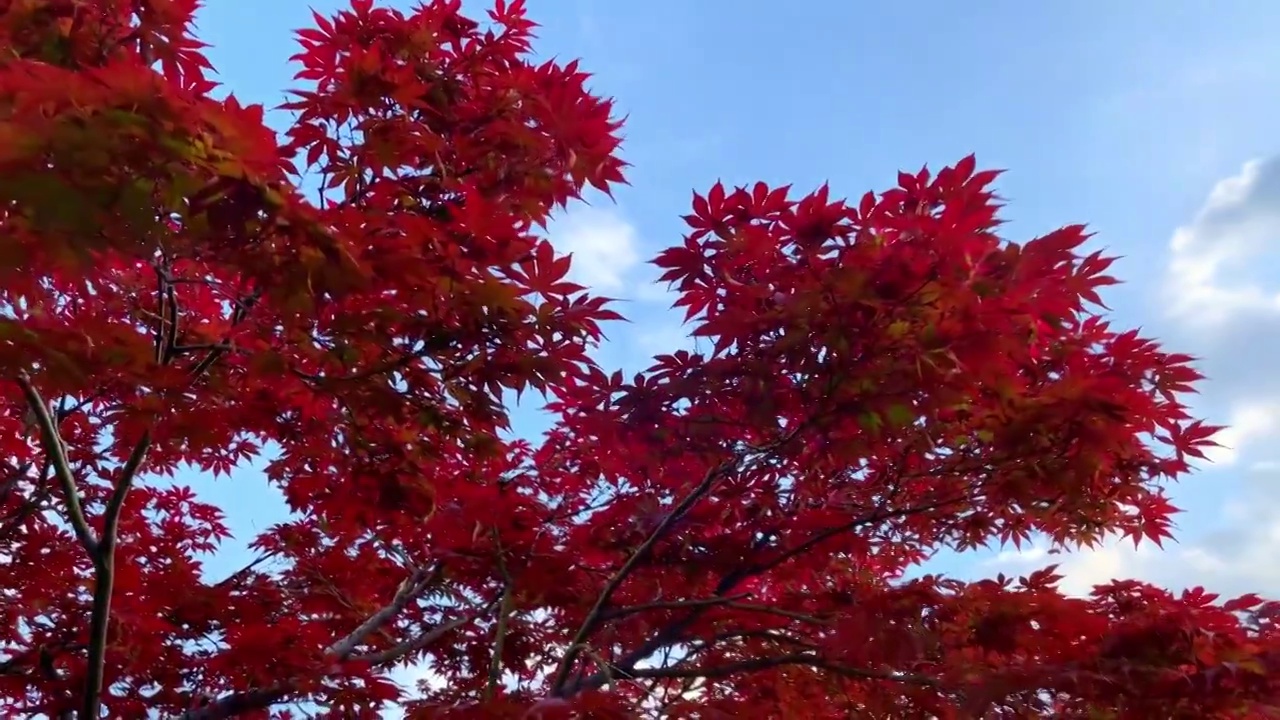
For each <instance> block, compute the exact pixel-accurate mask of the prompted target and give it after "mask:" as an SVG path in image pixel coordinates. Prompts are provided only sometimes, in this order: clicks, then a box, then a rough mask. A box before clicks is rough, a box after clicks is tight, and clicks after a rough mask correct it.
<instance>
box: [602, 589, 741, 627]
mask: <svg viewBox="0 0 1280 720" xmlns="http://www.w3.org/2000/svg"><path fill="white" fill-rule="evenodd" d="M749 597H751V593H739V594H737V595H728V596H721V597H709V598H695V599H693V600H666V601H655V602H651V603H644V604H643V605H628V606H627V607H620V608H618V609H616V610H610V611H608V612H606V613H604V615H603V620H617V619H618V618H623V617H627V616H628V615H635V614H637V613H642V612H648V611H650V610H681V609H684V608H696V607H703V606H712V605H728V604H730V603H732V602H733V601H734V600H745V599H746V598H749Z"/></svg>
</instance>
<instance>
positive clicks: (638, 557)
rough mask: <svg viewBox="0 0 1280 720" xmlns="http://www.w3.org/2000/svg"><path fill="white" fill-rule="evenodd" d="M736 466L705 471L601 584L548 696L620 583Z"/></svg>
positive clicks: (564, 678) (559, 688) (560, 686)
mask: <svg viewBox="0 0 1280 720" xmlns="http://www.w3.org/2000/svg"><path fill="white" fill-rule="evenodd" d="M737 465H738V458H736V457H735V458H734V459H733V460H727V461H725V462H722V463H720V464H718V465H716V466H715V467H714V468H711V469H710V470H708V471H707V474H706V475H705V476H703V478H702V480H701V481H700V482H699V483H698V484H697V485H695V486H694V488H693V489H692V490H690V491H689V494H688V495H685V497H684V499H683V500H681V501H680V502H679V503H678V504H677V505H676V506H675V507H674V508H672V510H671V512H669V513H667V515H666V516H665V517H664V518H662V521H661V522H659V523H658V526H657V527H655V528H654V529H653V531H652V532H650V533H649V536H648V537H647V538H645V539H644V542H642V543H640V546H639V547H637V548H636V549H635V552H633V553H631V556H630V557H628V558H627V560H626V562H624V563H623V564H622V567H620V568H618V571H617V572H616V573H614V574H613V577H611V578H609V581H608V582H606V583H605V586H604V588H603V589H602V590H601V591H600V595H599V596H598V597H597V598H596V601H595V604H593V605H592V606H591V609H590V610H589V611H588V612H587V617H586V618H585V619H584V620H583V621H582V625H581V626H580V627H579V628H578V632H576V633H574V636H573V639H572V640H571V641H570V642H569V647H568V648H566V649H565V651H564V656H563V657H561V658H560V663H559V665H557V667H556V672H555V680H554V681H552V683H551V694H552V695H554V696H557V697H558V696H560V695H561V694H562V693H563V691H564V686H565V683H566V682H568V680H569V672H570V670H571V669H572V668H573V661H574V659H576V658H577V657H578V653H580V652H581V651H582V650H583V647H584V643H585V642H586V640H587V638H588V637H590V636H591V633H593V632H595V631H596V628H598V627H599V626H600V624H601V623H602V622H603V616H604V611H605V608H606V607H607V606H608V604H609V600H611V599H612V598H613V594H614V593H615V592H617V590H618V588H619V587H620V586H621V585H622V583H623V581H625V580H626V579H627V577H628V576H629V575H630V574H631V572H632V571H633V570H635V568H636V566H637V565H639V564H640V562H641V561H642V560H644V559H645V557H646V556H647V555H648V554H649V552H650V551H651V550H653V546H654V545H656V544H657V542H658V540H659V539H661V538H662V537H663V536H664V535H666V533H667V531H668V530H670V529H671V526H672V525H674V524H675V522H676V521H677V520H679V519H680V518H681V517H683V516H684V514H685V513H687V512H688V511H689V509H690V508H692V507H693V506H694V505H695V504H696V503H697V502H698V501H699V500H701V499H702V497H703V496H704V495H706V494H707V492H708V491H709V490H710V489H711V487H712V486H713V485H715V482H716V480H718V479H719V478H720V477H721V476H722V475H723V474H724V473H726V472H728V471H729V470H730V469H732V468H734V467H737Z"/></svg>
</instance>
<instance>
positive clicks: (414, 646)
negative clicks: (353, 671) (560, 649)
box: [174, 567, 498, 720]
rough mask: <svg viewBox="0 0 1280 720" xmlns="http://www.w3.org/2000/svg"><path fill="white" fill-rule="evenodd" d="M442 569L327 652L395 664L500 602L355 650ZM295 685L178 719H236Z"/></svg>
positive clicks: (415, 579) (402, 591)
mask: <svg viewBox="0 0 1280 720" xmlns="http://www.w3.org/2000/svg"><path fill="white" fill-rule="evenodd" d="M441 570H442V569H441V568H440V567H436V568H435V569H434V570H433V571H431V572H430V573H423V572H422V571H414V572H413V573H412V574H411V575H410V576H409V577H408V578H406V579H405V581H404V582H402V583H401V584H400V586H399V588H398V589H397V590H396V594H395V596H394V597H393V598H392V599H391V602H390V603H388V604H387V605H385V606H384V607H382V608H381V609H379V610H378V611H377V612H375V613H373V615H371V616H370V617H369V619H367V620H365V621H364V622H362V623H360V625H359V627H357V628H356V629H355V630H353V631H352V632H351V633H350V634H348V635H347V636H346V637H344V638H343V639H341V640H339V641H338V642H336V643H334V644H333V645H331V646H329V648H328V649H327V650H326V654H328V655H330V656H332V657H334V658H335V659H339V660H357V661H360V662H365V663H369V664H371V665H385V664H389V663H394V662H397V661H399V660H401V659H403V658H405V657H406V656H408V655H410V654H412V653H414V652H416V651H418V650H421V649H422V648H424V647H426V646H428V645H430V644H432V643H434V642H436V641H437V640H439V639H440V638H442V637H444V636H445V635H447V634H448V633H450V632H452V631H454V630H456V629H458V628H460V627H462V626H463V625H466V624H467V623H470V622H473V621H475V620H477V619H478V618H480V617H482V616H483V615H484V614H485V613H486V612H488V611H490V610H492V609H493V608H494V606H496V605H497V603H498V601H497V600H494V601H490V602H489V603H488V604H486V605H485V606H484V607H482V608H480V609H478V610H476V611H474V612H471V613H467V614H465V615H462V616H459V617H457V618H455V619H453V620H451V621H449V622H447V623H443V624H441V625H437V626H436V627H434V628H432V629H431V631H430V632H427V633H424V634H423V635H420V636H418V637H416V638H414V639H412V640H407V641H405V642H403V643H400V644H398V645H395V646H393V647H391V648H388V649H386V650H381V651H378V652H372V653H355V652H354V650H355V648H356V647H358V646H359V644H360V643H361V642H363V641H364V640H365V639H366V638H368V636H369V635H371V634H372V633H374V632H375V631H377V630H378V629H379V628H380V627H381V625H383V624H385V623H386V622H388V621H390V620H391V618H392V617H394V616H395V614H396V613H397V612H399V611H401V610H403V609H404V608H405V607H406V606H408V604H409V602H410V601H412V600H413V598H414V597H416V596H417V595H418V594H419V593H421V592H422V590H423V589H425V588H426V587H428V586H430V585H431V584H432V583H433V582H435V581H436V580H437V579H438V578H439V576H440V572H441ZM294 687H295V686H294V683H293V682H292V681H284V682H280V683H277V684H276V685H275V686H273V687H269V688H261V689H257V690H249V691H246V692H240V693H233V694H231V695H225V696H223V697H221V698H218V699H217V700H214V701H213V702H211V703H209V704H208V705H205V706H204V707H199V708H193V709H191V710H188V711H186V712H185V713H183V714H181V715H179V716H178V717H177V718H175V719H174V720H226V719H227V718H233V717H236V716H237V715H241V714H244V713H248V712H253V711H256V710H262V709H264V708H268V707H271V706H272V705H275V704H277V703H280V702H283V701H284V700H285V699H286V698H288V697H289V696H290V695H291V694H293V692H294Z"/></svg>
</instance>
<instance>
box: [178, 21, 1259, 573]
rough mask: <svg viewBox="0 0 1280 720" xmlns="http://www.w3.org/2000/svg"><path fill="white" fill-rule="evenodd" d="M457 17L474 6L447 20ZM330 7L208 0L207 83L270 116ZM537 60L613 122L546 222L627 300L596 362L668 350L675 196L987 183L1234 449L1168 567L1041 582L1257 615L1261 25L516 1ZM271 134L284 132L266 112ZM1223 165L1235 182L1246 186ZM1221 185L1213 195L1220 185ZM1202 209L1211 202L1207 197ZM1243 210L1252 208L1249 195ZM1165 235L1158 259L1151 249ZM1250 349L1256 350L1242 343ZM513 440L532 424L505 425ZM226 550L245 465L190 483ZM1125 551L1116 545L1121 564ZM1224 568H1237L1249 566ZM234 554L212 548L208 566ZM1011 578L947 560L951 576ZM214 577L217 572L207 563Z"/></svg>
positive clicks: (258, 503) (242, 528)
mask: <svg viewBox="0 0 1280 720" xmlns="http://www.w3.org/2000/svg"><path fill="white" fill-rule="evenodd" d="M469 5H470V8H471V12H472V13H473V14H479V12H480V11H482V10H483V9H484V7H483V4H482V3H470V4H469ZM336 6H337V4H335V3H332V2H329V1H328V0H326V1H324V2H316V3H314V5H311V6H309V5H308V4H307V3H306V2H303V1H302V0H275V1H274V2H261V3H252V2H248V0H239V1H231V2H228V1H226V0H211V1H210V2H209V7H208V8H207V9H205V10H203V11H202V13H201V15H200V17H199V26H200V27H199V34H200V36H201V37H202V38H203V39H204V40H205V41H206V42H208V43H210V44H211V45H212V48H211V49H210V50H209V55H210V57H211V59H212V61H213V63H214V65H215V67H216V68H217V70H218V71H219V74H220V78H221V80H222V82H224V83H225V85H226V87H227V88H228V89H229V90H231V91H233V92H235V93H236V94H237V95H238V96H239V97H240V98H242V99H243V100H247V101H251V102H260V103H264V104H266V105H268V106H273V105H276V104H278V103H279V102H281V101H282V99H283V97H284V95H283V91H284V89H285V88H287V87H289V86H290V85H291V76H292V73H293V69H292V68H291V67H290V66H288V65H287V57H288V56H289V55H291V54H292V53H293V52H294V51H295V48H294V45H293V44H292V39H291V30H292V29H294V28H298V27H303V26H306V25H308V24H309V22H310V12H309V7H315V8H316V9H317V10H319V11H321V12H328V11H330V10H333V9H334V8H335V7H336ZM528 6H529V9H530V12H531V14H532V16H533V17H534V19H535V20H537V21H538V22H540V23H541V24H542V25H543V28H542V31H541V32H540V36H541V42H540V43H539V44H538V45H537V48H538V50H539V52H540V53H541V54H543V55H545V56H553V55H554V56H559V57H561V58H563V59H566V60H567V59H572V58H576V57H581V58H583V64H584V67H585V69H587V70H589V71H591V72H593V73H595V75H596V77H595V81H594V86H595V88H596V90H597V91H598V92H601V93H604V94H608V95H611V96H614V97H615V98H616V100H617V104H618V108H619V110H620V112H623V113H626V114H628V115H629V116H630V120H629V123H628V125H627V130H626V135H627V143H626V145H625V148H624V155H625V157H626V159H627V160H628V161H630V162H631V163H632V164H633V165H634V167H633V168H632V169H631V171H630V173H629V178H630V180H631V183H632V185H631V186H630V187H628V188H624V189H622V190H620V191H619V192H618V193H617V203H616V204H614V203H610V202H608V201H607V200H603V199H600V198H594V199H593V200H592V206H591V207H590V208H583V207H579V208H573V209H572V210H571V211H570V213H569V214H568V216H567V217H564V218H562V219H561V220H560V221H559V222H557V223H555V224H554V225H553V226H552V228H551V233H552V239H553V241H555V242H557V243H558V244H559V245H560V246H561V247H562V248H564V249H573V250H575V252H576V257H577V258H578V259H579V260H580V261H581V262H580V263H579V267H578V273H579V276H580V278H581V279H583V280H584V281H586V282H588V283H590V284H593V285H595V286H596V287H597V288H598V289H599V290H600V291H601V292H602V294H608V295H612V296H616V297H622V298H625V299H628V300H629V302H627V303H626V304H625V306H624V307H623V308H622V310H623V312H624V313H625V314H626V315H628V316H629V317H630V318H631V319H632V320H634V321H635V323H634V325H631V326H626V327H614V328H611V334H612V336H614V338H615V339H614V341H613V343H612V344H611V345H610V346H609V347H607V348H605V349H604V350H603V351H602V353H601V360H602V362H603V363H604V364H606V365H622V366H624V367H627V368H629V369H639V368H640V367H643V366H644V364H645V362H644V360H645V359H646V358H647V357H648V356H650V355H651V354H652V353H653V352H656V351H663V350H669V349H672V348H674V347H675V346H677V345H679V344H684V343H686V342H687V341H686V340H685V339H684V338H683V337H682V333H681V332H680V331H679V329H678V322H677V320H678V318H675V317H674V316H673V315H671V314H669V313H667V312H666V311H665V306H666V304H667V302H669V298H666V299H664V298H662V297H661V296H660V295H659V294H658V293H656V292H655V290H654V289H653V288H652V287H651V286H648V285H647V284H646V283H647V280H648V278H649V277H650V274H649V272H648V270H647V269H646V268H645V267H644V266H643V263H642V261H643V260H645V259H647V258H648V257H651V256H652V255H653V254H654V253H655V252H656V251H657V250H659V249H661V248H662V247H664V246H666V245H668V244H670V243H672V242H676V241H678V239H679V237H680V234H681V232H682V224H681V222H680V220H679V217H678V216H679V215H680V214H682V213H683V212H685V211H686V210H687V207H688V203H689V197H690V192H691V190H693V189H700V190H701V189H705V188H707V187H709V186H710V185H711V184H712V183H714V182H715V181H716V180H717V179H723V180H724V181H726V182H727V183H745V182H754V181H756V180H765V181H768V182H772V183H778V184H782V183H788V182H790V183H795V184H796V185H797V186H798V187H800V188H809V187H812V186H816V185H818V184H820V183H822V182H824V181H830V183H831V185H832V187H833V190H834V191H835V192H837V193H839V194H842V195H851V196H857V195H860V194H861V193H862V192H864V191H866V190H869V189H882V188H884V187H886V186H887V185H889V184H892V182H893V180H894V177H895V172H896V171H897V170H898V169H900V168H907V169H915V168H918V167H919V166H920V165H921V164H924V163H929V164H930V165H932V166H935V167H936V166H940V165H942V164H945V163H948V162H953V161H955V160H957V159H959V158H960V157H962V156H963V155H965V154H967V153H969V152H976V153H977V155H978V159H979V163H980V164H981V165H985V166H996V167H1004V168H1008V169H1009V170H1010V172H1009V174H1008V175H1007V176H1006V177H1005V178H1004V180H1003V181H1002V183H1001V190H1002V193H1003V195H1004V196H1005V197H1006V198H1007V199H1008V201H1009V207H1008V209H1007V212H1006V217H1007V219H1008V220H1010V221H1011V223H1010V225H1009V226H1008V228H1009V234H1010V235H1011V236H1012V237H1014V238H1021V239H1025V238H1027V237H1030V236H1031V235H1033V234H1035V233H1039V232H1043V231H1047V230H1049V229H1052V228H1054V227H1056V226H1059V225H1062V224H1066V223H1072V222H1080V221H1084V222H1088V223H1089V224H1090V225H1092V226H1093V227H1094V229H1095V230H1096V231H1097V232H1098V233H1099V235H1098V238H1097V242H1098V243H1099V244H1101V245H1105V246H1107V247H1109V248H1110V249H1111V250H1112V251H1113V252H1116V253H1119V254H1121V255H1123V256H1125V259H1124V260H1122V261H1121V262H1120V263H1117V265H1116V266H1115V273H1116V274H1118V275H1119V276H1120V277H1121V278H1123V279H1124V280H1126V281H1127V284H1126V285H1125V286H1123V287H1122V288H1121V289H1119V290H1117V291H1116V292H1114V293H1112V294H1111V295H1109V296H1108V299H1109V300H1110V301H1111V303H1110V304H1111V305H1112V306H1113V307H1114V308H1115V309H1116V316H1117V319H1118V321H1121V322H1123V323H1125V324H1129V325H1142V326H1144V327H1145V328H1146V329H1147V331H1148V332H1150V333H1154V334H1156V335H1157V336H1159V337H1161V338H1164V339H1166V340H1167V341H1168V342H1169V343H1170V344H1171V345H1173V346H1176V347H1177V348H1179V349H1180V350H1186V351H1190V352H1193V353H1195V354H1197V355H1201V356H1203V357H1205V359H1206V360H1205V367H1206V368H1207V369H1209V371H1210V372H1211V373H1213V374H1214V377H1213V380H1212V382H1211V383H1210V384H1209V385H1207V386H1206V393H1205V396H1204V398H1203V401H1202V404H1201V409H1202V410H1203V411H1204V412H1206V413H1209V414H1211V416H1212V417H1213V419H1214V420H1216V421H1219V422H1228V421H1231V422H1234V423H1236V425H1237V427H1236V428H1235V429H1234V431H1233V432H1234V433H1235V434H1234V436H1232V437H1231V443H1232V445H1233V446H1235V451H1234V452H1230V453H1228V452H1224V453H1220V454H1219V457H1218V460H1219V462H1218V463H1217V464H1216V465H1214V466H1213V467H1211V468H1207V469H1205V470H1204V471H1203V472H1202V473H1200V474H1199V475H1198V476H1196V477H1194V478H1192V479H1190V480H1189V481H1188V482H1187V483H1186V484H1185V485H1184V486H1182V487H1180V488H1178V489H1177V490H1176V491H1175V500H1177V501H1178V504H1180V505H1182V506H1183V507H1185V508H1187V509H1189V510H1190V512H1188V513H1187V514H1186V515H1184V516H1183V517H1182V519H1181V521H1180V526H1181V533H1180V535H1181V537H1182V540H1183V542H1182V544H1180V545H1179V546H1177V547H1176V548H1175V549H1173V550H1171V551H1170V552H1168V553H1164V554H1160V553H1155V552H1153V551H1141V552H1137V553H1134V552H1132V551H1130V550H1125V549H1123V548H1114V547H1108V548H1105V549H1103V550H1101V551H1099V552H1094V553H1085V554H1081V555H1079V556H1074V557H1072V558H1071V559H1069V560H1068V562H1067V567H1068V569H1069V570H1070V571H1071V572H1072V578H1073V581H1074V582H1075V583H1076V584H1077V586H1079V585H1082V584H1087V583H1088V582H1092V581H1097V580H1101V579H1103V578H1105V577H1108V576H1110V575H1112V574H1120V575H1137V576H1141V577H1148V578H1151V579H1154V580H1157V581H1160V582H1163V583H1166V584H1169V585H1173V586H1185V585H1195V584H1199V583H1202V582H1203V583H1205V584H1207V585H1209V586H1211V587H1214V588H1223V589H1226V590H1244V589H1250V590H1259V591H1263V592H1270V593H1271V594H1273V595H1277V596H1280V569H1275V568H1272V567H1271V566H1273V565H1274V563H1267V562H1264V560H1265V559H1266V558H1267V557H1268V556H1269V555H1270V556H1271V557H1274V555H1273V554H1272V553H1275V552H1277V551H1280V500H1277V499H1271V500H1270V502H1269V503H1268V499H1269V498H1271V495H1275V496H1276V497H1277V498H1280V492H1276V490H1278V489H1280V453H1276V452H1275V451H1272V453H1271V454H1270V455H1268V450H1267V448H1268V447H1276V446H1280V444H1277V443H1275V442H1271V443H1270V445H1269V444H1268V442H1267V441H1268V439H1270V440H1271V441H1274V440H1276V439H1277V437H1280V385H1277V384H1276V382H1275V381H1274V380H1273V379H1272V378H1271V375H1272V374H1273V372H1272V369H1273V368H1275V367H1278V366H1280V363H1278V362H1277V361H1280V345H1278V344H1277V341H1275V340H1269V339H1268V338H1269V337H1271V336H1275V337H1280V303H1277V302H1276V300H1275V298H1276V297H1277V296H1278V295H1277V294H1278V293H1280V263H1275V264H1274V268H1275V269H1273V270H1270V271H1267V270H1265V267H1266V266H1265V264H1264V263H1262V262H1260V259H1262V258H1266V257H1268V256H1272V257H1274V256H1273V253H1274V249H1275V248H1276V247H1280V217H1277V211H1275V210H1274V208H1280V163H1278V162H1271V163H1268V162H1265V161H1266V160H1268V159H1271V158H1276V157H1277V155H1278V153H1280V133H1277V130H1276V124H1275V120H1276V118H1280V43H1277V42H1275V38H1274V28H1276V27H1280V5H1278V6H1274V7H1272V6H1269V5H1268V4H1266V3H1260V2H1257V1H1256V0H1235V1H1232V2H1217V3H1203V2H1190V1H1177V0H1127V1H1126V2H1123V3H1114V2H1103V0H1075V1H1074V2H1070V3H1026V2H1014V1H1013V0H1002V1H996V0H987V1H985V2H975V3H956V2H947V1H945V0H933V1H931V2H919V3H889V2H883V3H871V2H862V1H850V0H792V1H791V2H787V3H777V2H765V1H764V0H683V1H681V0H644V1H643V2H642V1H640V0H612V1H608V0H599V1H592V0H528ZM278 120H279V121H281V122H283V121H284V120H285V118H284V117H283V116H278ZM1250 161H1261V162H1258V163H1256V164H1254V165H1248V166H1246V163H1248V162H1250ZM1233 179H1234V180H1233ZM1215 188H1216V190H1215ZM1268 193H1270V195H1268ZM1175 237H1176V238H1180V240H1179V241H1178V242H1174V240H1175ZM1268 327H1270V328H1274V329H1275V330H1276V332H1275V333H1267V332H1266V329H1267V328H1268ZM521 418H522V420H523V423H524V424H523V427H525V428H529V429H533V428H536V427H537V425H538V423H537V422H536V418H534V417H533V416H532V415H531V414H530V413H528V412H522V413H521ZM194 484H195V485H196V487H197V488H199V489H200V490H201V492H203V493H204V494H205V495H206V496H207V497H210V498H211V499H213V500H214V501H215V502H218V503H219V504H221V505H222V506H223V507H224V508H227V509H228V510H229V511H230V513H231V520H232V524H233V527H234V529H235V530H236V531H237V533H238V534H239V535H240V537H239V541H241V542H246V541H248V540H249V539H250V535H251V533H252V532H253V531H254V530H255V529H262V528H265V527H266V526H267V525H268V524H270V523H272V522H274V521H276V520H279V519H280V518H281V517H282V507H281V505H280V503H279V501H278V499H277V498H276V496H275V495H274V494H273V493H272V492H271V491H269V490H267V489H265V488H264V484H263V482H262V480H261V478H260V476H257V473H256V472H255V471H254V470H253V469H252V468H246V469H244V470H242V471H241V472H239V473H237V474H236V475H235V476H233V477H232V478H231V479H230V480H225V479H224V480H220V481H217V482H216V483H214V482H213V481H212V480H205V479H199V480H197V481H196V482H195V483H194ZM1129 547H1130V548H1131V547H1132V546H1131V545H1130V546H1129ZM1250 558H1254V559H1256V560H1257V562H1254V561H1253V560H1251V559H1250ZM243 559H244V555H243V553H242V552H240V551H237V550H234V549H231V550H229V552H228V553H226V554H225V555H224V556H223V557H222V558H220V560H219V562H218V565H220V566H223V567H228V568H229V567H231V566H235V565H238V564H240V563H241V561H242V560H243ZM1039 562H1043V560H1042V559H1041V558H1039V557H1037V553H1036V552H1035V551H1032V552H1029V553H1024V554H1023V555H1022V556H1021V557H1009V556H1002V557H999V558H990V557H982V556H971V557H966V558H959V559H957V558H947V559H943V560H939V561H938V562H937V563H936V564H937V566H938V568H939V569H946V570H953V571H956V572H961V573H966V574H969V573H979V572H981V573H987V572H994V568H993V567H992V566H993V565H994V564H999V565H1001V566H1002V567H1008V568H1013V569H1020V568H1022V567H1027V566H1029V565H1031V564H1035V563H1039ZM224 563H225V564H224Z"/></svg>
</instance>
